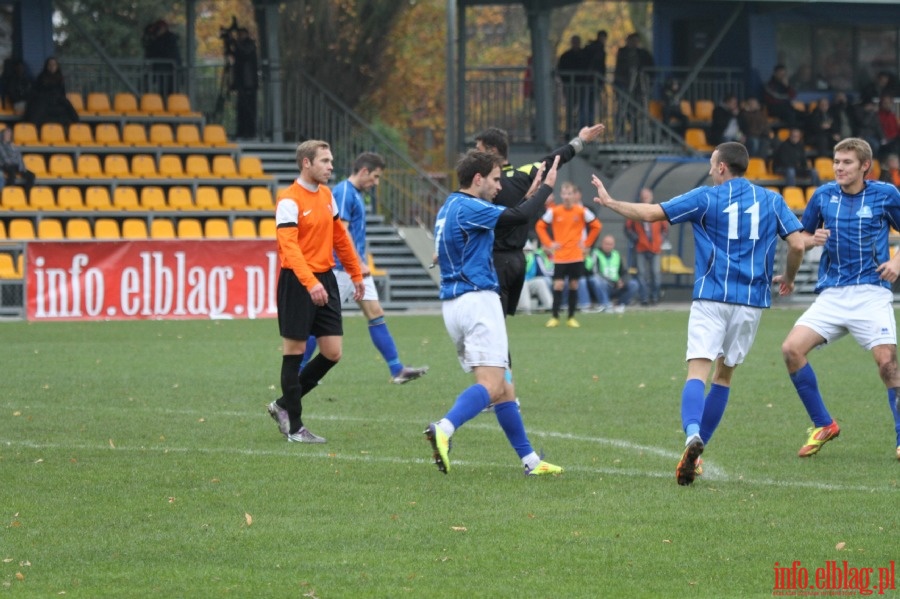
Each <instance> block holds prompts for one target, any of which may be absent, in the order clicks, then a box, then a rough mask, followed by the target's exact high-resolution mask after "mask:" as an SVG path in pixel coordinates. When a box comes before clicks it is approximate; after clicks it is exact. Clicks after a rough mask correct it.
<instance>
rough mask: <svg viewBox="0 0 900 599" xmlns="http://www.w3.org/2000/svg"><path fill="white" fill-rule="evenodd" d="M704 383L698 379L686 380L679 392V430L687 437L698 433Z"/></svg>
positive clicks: (701, 413)
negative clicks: (682, 430)
mask: <svg viewBox="0 0 900 599" xmlns="http://www.w3.org/2000/svg"><path fill="white" fill-rule="evenodd" d="M705 394H706V383H704V382H703V381H701V380H700V379H688V380H687V381H685V382H684V388H683V389H682V390H681V428H682V429H684V433H685V434H686V435H687V436H688V437H692V436H694V435H697V434H699V433H700V419H701V418H702V417H703V396H704V395H705Z"/></svg>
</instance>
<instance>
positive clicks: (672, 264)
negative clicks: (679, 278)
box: [659, 254, 694, 275]
mask: <svg viewBox="0 0 900 599" xmlns="http://www.w3.org/2000/svg"><path fill="white" fill-rule="evenodd" d="M659 265H660V270H661V271H662V272H664V273H668V274H671V275H692V274H694V269H693V268H690V267H688V266H685V264H684V262H682V261H681V257H680V256H677V255H676V254H667V255H664V256H660V262H659Z"/></svg>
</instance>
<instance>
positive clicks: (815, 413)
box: [791, 362, 832, 428]
mask: <svg viewBox="0 0 900 599" xmlns="http://www.w3.org/2000/svg"><path fill="white" fill-rule="evenodd" d="M791 382H792V383H794V388H795V389H797V395H799V396H800V401H802V402H803V407H805V408H806V413H807V414H809V417H810V418H811V419H812V421H813V424H814V425H815V426H816V428H818V427H820V426H828V425H829V424H831V422H832V418H831V415H830V414H829V413H828V410H826V409H825V402H824V401H822V394H821V393H819V383H818V381H817V380H816V373H815V372H813V369H812V366H811V365H810V363H809V362H807V363H806V366H804V367H803V368H801V369H800V370H798V371H797V372H795V373H794V374H792V375H791Z"/></svg>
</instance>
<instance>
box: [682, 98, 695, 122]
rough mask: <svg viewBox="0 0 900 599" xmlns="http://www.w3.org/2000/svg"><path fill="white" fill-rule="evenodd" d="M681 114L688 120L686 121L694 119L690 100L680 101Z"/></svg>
mask: <svg viewBox="0 0 900 599" xmlns="http://www.w3.org/2000/svg"><path fill="white" fill-rule="evenodd" d="M681 112H682V113H683V114H684V116H686V117H687V118H688V120H693V119H694V108H693V107H692V106H691V101H690V100H682V101H681Z"/></svg>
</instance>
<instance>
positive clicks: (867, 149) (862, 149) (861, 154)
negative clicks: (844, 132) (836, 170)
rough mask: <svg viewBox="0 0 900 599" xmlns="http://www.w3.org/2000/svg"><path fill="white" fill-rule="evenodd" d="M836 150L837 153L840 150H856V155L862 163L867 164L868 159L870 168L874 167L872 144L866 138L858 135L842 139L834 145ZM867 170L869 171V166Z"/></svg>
mask: <svg viewBox="0 0 900 599" xmlns="http://www.w3.org/2000/svg"><path fill="white" fill-rule="evenodd" d="M834 152H835V154H836V153H838V152H854V153H855V154H856V157H857V158H859V163H860V164H865V163H866V161H868V163H869V168H872V146H870V145H869V142H867V141H866V140H864V139H860V138H858V137H848V138H847V139H842V140H841V141H839V142H837V144H836V145H835V146H834ZM865 172H867V173H868V172H869V169H868V168H867V169H866V170H865Z"/></svg>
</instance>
